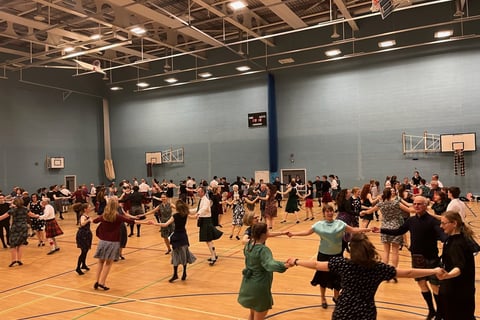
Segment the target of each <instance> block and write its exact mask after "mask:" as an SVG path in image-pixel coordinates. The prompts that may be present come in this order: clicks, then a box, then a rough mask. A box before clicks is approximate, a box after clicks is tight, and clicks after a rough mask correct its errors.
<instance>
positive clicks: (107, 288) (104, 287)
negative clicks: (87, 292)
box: [98, 283, 110, 291]
mask: <svg viewBox="0 0 480 320" xmlns="http://www.w3.org/2000/svg"><path fill="white" fill-rule="evenodd" d="M98 287H99V288H102V289H103V290H104V291H107V290H110V288H109V287H107V286H105V285H103V284H100V283H99V284H98Z"/></svg>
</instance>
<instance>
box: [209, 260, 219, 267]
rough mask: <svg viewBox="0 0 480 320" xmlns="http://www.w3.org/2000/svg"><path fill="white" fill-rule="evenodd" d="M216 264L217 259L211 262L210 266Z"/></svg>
mask: <svg viewBox="0 0 480 320" xmlns="http://www.w3.org/2000/svg"><path fill="white" fill-rule="evenodd" d="M215 262H217V259H215V260H210V262H209V263H208V264H209V265H210V266H213V265H214V264H215Z"/></svg>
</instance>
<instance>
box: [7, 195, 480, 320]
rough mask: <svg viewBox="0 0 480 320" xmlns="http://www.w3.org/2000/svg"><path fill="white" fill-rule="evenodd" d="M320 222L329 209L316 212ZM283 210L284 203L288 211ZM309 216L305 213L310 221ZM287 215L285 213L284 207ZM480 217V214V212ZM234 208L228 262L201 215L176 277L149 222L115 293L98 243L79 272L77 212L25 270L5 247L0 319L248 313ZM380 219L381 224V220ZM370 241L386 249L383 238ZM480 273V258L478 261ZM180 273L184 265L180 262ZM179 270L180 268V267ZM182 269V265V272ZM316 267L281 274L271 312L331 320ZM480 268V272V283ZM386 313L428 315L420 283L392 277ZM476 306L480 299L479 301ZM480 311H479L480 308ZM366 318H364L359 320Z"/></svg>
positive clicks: (299, 243) (391, 319) (294, 250)
mask: <svg viewBox="0 0 480 320" xmlns="http://www.w3.org/2000/svg"><path fill="white" fill-rule="evenodd" d="M469 206H470V207H471V209H472V211H470V212H469V215H468V221H469V223H470V224H471V226H472V227H473V228H474V229H475V230H476V231H477V233H479V234H480V218H479V217H480V205H479V204H477V203H472V204H469ZM314 209H315V210H314V212H315V213H316V214H317V218H316V220H318V219H320V217H321V214H320V208H318V207H316V208H314ZM280 210H281V209H280ZM304 214H305V212H304V211H300V215H301V217H302V218H303V217H304ZM280 216H281V217H283V211H280ZM477 216H479V217H477ZM280 220H281V218H280V217H278V218H277V221H276V225H275V227H274V230H277V231H280V230H303V229H307V228H309V226H310V225H311V223H312V222H313V221H308V222H303V219H302V222H301V223H300V224H295V219H294V217H293V216H289V221H288V222H287V223H286V224H280V223H279V221H280ZM230 221H231V213H230V212H228V214H226V215H225V216H224V219H223V221H222V224H223V231H224V232H225V234H224V236H223V237H222V238H221V239H220V240H218V241H216V242H215V247H216V250H217V252H218V255H219V260H218V261H217V263H216V264H215V265H214V266H209V264H208V262H207V258H208V249H207V247H206V245H205V244H204V243H199V242H198V229H197V227H196V222H195V220H193V219H191V220H189V223H188V226H187V228H188V233H189V237H190V243H191V246H190V248H191V251H192V252H193V253H194V254H195V255H196V257H197V261H196V262H195V263H194V264H193V265H189V267H188V278H187V279H186V281H181V280H177V281H176V282H174V283H169V282H168V279H170V277H171V275H172V267H171V265H170V256H169V255H165V246H164V243H163V240H162V239H161V237H160V233H159V228H158V227H155V226H142V233H141V237H136V236H134V237H131V238H129V239H128V244H127V248H126V249H125V250H124V256H125V258H126V260H121V261H119V262H116V263H115V264H114V265H113V267H112V270H111V272H110V275H109V277H108V279H107V283H106V284H107V285H108V286H109V287H110V288H111V289H110V290H109V291H100V290H94V289H93V284H94V282H95V270H96V267H97V266H96V259H94V258H93V254H94V252H95V248H96V245H97V239H96V237H95V236H94V243H93V248H92V250H91V251H90V252H89V255H88V258H87V263H88V265H89V266H90V268H91V270H90V271H88V272H87V273H86V274H85V275H83V276H79V275H77V273H76V272H75V271H74V270H75V267H76V261H77V257H78V254H79V250H78V249H77V248H76V245H75V233H76V229H77V227H76V226H75V220H74V216H73V213H72V212H69V213H66V214H65V220H60V221H59V223H60V224H61V226H62V228H63V230H64V232H65V234H64V235H63V236H61V237H59V238H58V243H59V245H60V247H61V250H60V251H59V252H57V253H55V254H53V255H47V252H48V250H49V249H48V247H47V246H46V247H37V243H38V241H37V240H36V239H35V238H30V239H29V242H30V244H29V245H28V246H26V247H25V250H24V257H23V259H22V260H23V263H24V265H23V266H14V267H11V268H9V267H8V265H9V263H10V252H9V250H8V249H0V250H3V251H0V319H2V320H5V319H85V320H91V319H202V320H214V319H247V316H248V310H246V309H244V308H242V307H241V306H240V305H239V304H238V303H237V293H238V289H239V286H240V281H241V271H242V269H243V265H244V262H243V254H242V244H241V243H240V241H238V240H235V238H234V239H233V240H230V239H229V237H228V236H229V234H230V228H229V222H230ZM373 225H379V222H376V221H374V222H373ZM371 238H372V239H373V241H374V243H375V244H377V248H378V249H379V251H380V250H381V246H380V244H379V235H378V234H372V235H371ZM267 244H268V246H269V247H270V248H271V249H272V251H273V253H274V257H275V258H276V259H277V260H282V261H283V260H286V259H287V258H288V257H291V256H294V257H297V258H301V259H315V258H316V254H317V249H318V244H319V239H318V237H317V236H316V235H311V236H309V237H299V238H292V239H289V238H288V237H286V236H282V237H277V238H270V239H269V240H268V243H267ZM476 262H477V270H478V266H479V265H480V264H479V260H478V256H477V258H476ZM409 265H410V258H409V252H408V251H407V250H406V249H403V250H402V251H401V257H400V267H408V266H409ZM180 269H181V268H180ZM179 271H180V270H179ZM180 272H181V271H180ZM312 275H313V271H312V270H307V269H304V268H300V267H295V268H291V269H289V270H287V271H286V272H285V273H283V274H279V273H276V274H275V275H274V283H273V288H272V291H273V296H274V302H275V304H274V307H273V309H272V310H271V311H270V312H269V315H268V318H269V319H275V320H286V319H289V320H291V319H295V320H297V319H309V320H310V319H330V318H331V313H332V311H333V308H334V306H333V302H332V301H331V295H332V292H331V291H328V290H327V295H328V296H327V302H328V303H329V307H328V308H327V309H322V307H321V305H320V304H321V301H320V296H319V288H318V287H312V286H311V285H310V280H311V277H312ZM479 276H480V272H477V283H478V279H479ZM376 304H377V309H378V319H388V320H400V319H401V320H405V319H425V316H426V314H427V310H426V307H425V303H424V301H423V299H422V296H421V294H420V292H419V289H418V287H417V285H416V284H415V282H414V280H413V279H399V282H398V283H393V282H389V283H387V282H385V283H382V284H381V286H380V287H379V289H378V291H377V295H376ZM477 305H479V300H478V299H477ZM478 316H480V313H479V314H478ZM359 320H361V319H359Z"/></svg>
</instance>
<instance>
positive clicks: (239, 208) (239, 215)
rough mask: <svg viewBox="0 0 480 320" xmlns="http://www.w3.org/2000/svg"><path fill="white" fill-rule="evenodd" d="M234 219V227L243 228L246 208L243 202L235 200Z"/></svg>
mask: <svg viewBox="0 0 480 320" xmlns="http://www.w3.org/2000/svg"><path fill="white" fill-rule="evenodd" d="M232 212H233V217H232V225H234V226H242V225H243V216H244V215H245V208H244V207H243V200H242V199H239V200H235V203H234V204H233V210H232Z"/></svg>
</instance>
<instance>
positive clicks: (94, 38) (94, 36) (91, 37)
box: [90, 33, 102, 40]
mask: <svg viewBox="0 0 480 320" xmlns="http://www.w3.org/2000/svg"><path fill="white" fill-rule="evenodd" d="M101 37H102V35H101V34H99V33H96V34H92V35H91V36H90V39H92V40H99V39H100V38H101Z"/></svg>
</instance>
